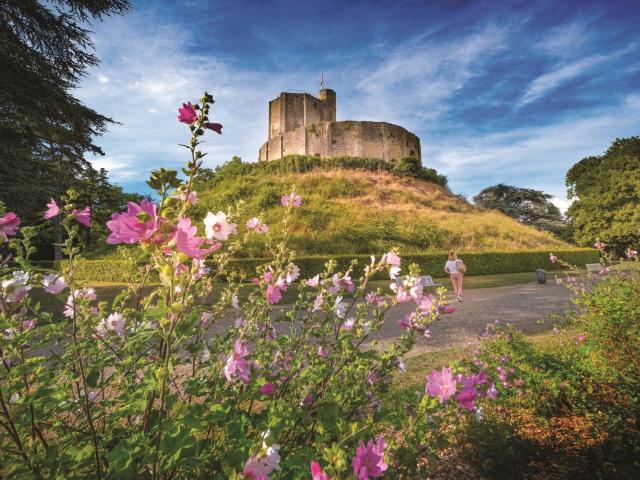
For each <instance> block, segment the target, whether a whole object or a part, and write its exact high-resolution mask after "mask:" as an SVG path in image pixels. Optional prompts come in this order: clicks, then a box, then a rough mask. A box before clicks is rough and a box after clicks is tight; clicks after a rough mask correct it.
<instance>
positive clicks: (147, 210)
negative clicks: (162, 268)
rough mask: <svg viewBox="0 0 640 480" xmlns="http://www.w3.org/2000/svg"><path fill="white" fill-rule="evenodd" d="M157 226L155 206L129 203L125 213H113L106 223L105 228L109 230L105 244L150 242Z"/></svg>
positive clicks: (143, 201)
mask: <svg viewBox="0 0 640 480" xmlns="http://www.w3.org/2000/svg"><path fill="white" fill-rule="evenodd" d="M158 225H159V221H158V214H157V213H156V206H155V205H154V204H153V203H152V202H150V201H148V200H142V202H140V205H138V204H136V203H133V202H129V204H128V206H127V213H114V214H113V215H111V220H109V221H108V222H107V228H109V230H111V234H110V235H109V236H108V237H107V243H108V244H110V245H117V244H119V243H128V244H133V243H138V242H146V241H150V240H152V238H153V235H154V234H155V233H156V231H157V230H158Z"/></svg>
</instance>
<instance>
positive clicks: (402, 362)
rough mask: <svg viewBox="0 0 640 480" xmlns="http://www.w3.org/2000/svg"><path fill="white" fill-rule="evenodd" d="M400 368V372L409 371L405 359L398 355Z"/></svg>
mask: <svg viewBox="0 0 640 480" xmlns="http://www.w3.org/2000/svg"><path fill="white" fill-rule="evenodd" d="M398 369H399V370H400V373H406V372H407V366H406V365H405V363H404V360H402V359H401V358H400V357H398Z"/></svg>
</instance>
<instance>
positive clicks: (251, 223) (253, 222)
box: [247, 217, 269, 233]
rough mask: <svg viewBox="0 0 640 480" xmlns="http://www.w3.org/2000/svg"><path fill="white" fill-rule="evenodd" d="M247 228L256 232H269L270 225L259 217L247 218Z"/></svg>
mask: <svg viewBox="0 0 640 480" xmlns="http://www.w3.org/2000/svg"><path fill="white" fill-rule="evenodd" d="M247 230H249V231H251V232H256V233H267V232H268V231H269V227H268V226H267V225H265V224H264V223H262V222H261V221H260V219H259V218H258V217H253V218H251V219H249V220H247Z"/></svg>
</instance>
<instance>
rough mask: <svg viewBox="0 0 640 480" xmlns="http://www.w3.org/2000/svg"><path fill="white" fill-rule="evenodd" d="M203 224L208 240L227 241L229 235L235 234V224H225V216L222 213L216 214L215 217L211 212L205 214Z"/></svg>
mask: <svg viewBox="0 0 640 480" xmlns="http://www.w3.org/2000/svg"><path fill="white" fill-rule="evenodd" d="M204 224H205V229H204V231H205V234H206V235H207V238H208V239H209V240H212V239H216V240H228V239H229V235H233V234H235V233H237V230H236V224H235V223H229V222H227V215H226V214H225V213H224V212H218V213H216V214H215V215H214V214H213V213H212V212H209V213H207V216H206V217H205V219H204Z"/></svg>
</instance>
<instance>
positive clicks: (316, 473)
mask: <svg viewBox="0 0 640 480" xmlns="http://www.w3.org/2000/svg"><path fill="white" fill-rule="evenodd" d="M311 480H329V475H327V474H326V473H324V472H323V471H322V467H320V464H319V463H318V462H316V461H315V460H312V461H311Z"/></svg>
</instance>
